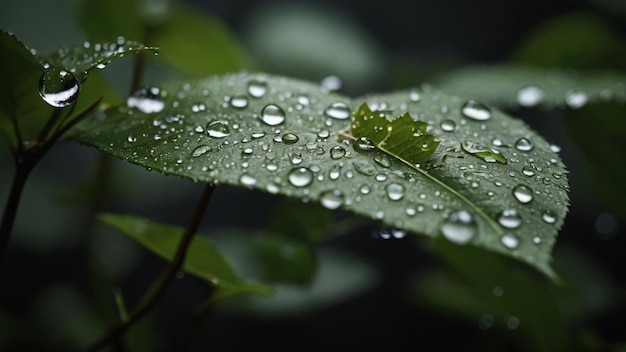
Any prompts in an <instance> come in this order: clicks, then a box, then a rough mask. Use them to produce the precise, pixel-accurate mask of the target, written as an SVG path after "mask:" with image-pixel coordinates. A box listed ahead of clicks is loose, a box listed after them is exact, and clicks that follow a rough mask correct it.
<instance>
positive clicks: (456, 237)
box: [441, 210, 476, 244]
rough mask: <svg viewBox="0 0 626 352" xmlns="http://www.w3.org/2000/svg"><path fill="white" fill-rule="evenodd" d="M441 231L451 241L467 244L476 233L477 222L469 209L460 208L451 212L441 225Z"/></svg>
mask: <svg viewBox="0 0 626 352" xmlns="http://www.w3.org/2000/svg"><path fill="white" fill-rule="evenodd" d="M441 233H442V234H443V236H444V237H445V238H446V239H448V240H449V241H451V242H454V243H457V244H466V243H468V242H469V241H471V240H472V238H473V237H474V235H475V234H476V223H475V222H474V218H473V217H472V214H471V213H470V212H468V211H467V210H458V211H455V212H453V213H451V214H450V216H448V218H447V219H446V220H445V221H444V223H443V225H442V226H441Z"/></svg>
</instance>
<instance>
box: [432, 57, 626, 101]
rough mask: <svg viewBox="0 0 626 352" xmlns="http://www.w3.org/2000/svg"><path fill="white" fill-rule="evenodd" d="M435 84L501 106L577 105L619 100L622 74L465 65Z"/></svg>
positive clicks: (625, 80)
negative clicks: (465, 66)
mask: <svg viewBox="0 0 626 352" xmlns="http://www.w3.org/2000/svg"><path fill="white" fill-rule="evenodd" d="M436 82H437V84H438V86H439V87H442V88H445V89H446V90H449V91H452V92H454V93H457V94H461V95H463V96H467V97H470V98H473V99H478V100H480V101H482V102H485V103H488V104H495V105H498V106H504V107H518V106H522V107H534V106H545V107H558V108H572V109H576V108H580V107H582V106H584V105H585V104H587V103H591V102H605V101H618V102H619V101H622V100H623V99H624V98H623V96H624V95H625V94H626V75H624V74H622V73H618V72H599V71H594V72H586V71H585V72H576V71H572V70H567V71H566V70H558V69H543V68H537V67H529V66H515V65H493V66H478V67H467V68H462V69H459V70H456V71H452V72H449V73H447V74H445V75H443V76H441V77H439V78H438V79H437V80H436Z"/></svg>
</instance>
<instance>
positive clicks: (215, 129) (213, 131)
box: [206, 120, 230, 138]
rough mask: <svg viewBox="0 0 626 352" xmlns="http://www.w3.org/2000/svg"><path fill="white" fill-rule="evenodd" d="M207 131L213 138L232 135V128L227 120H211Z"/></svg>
mask: <svg viewBox="0 0 626 352" xmlns="http://www.w3.org/2000/svg"><path fill="white" fill-rule="evenodd" d="M206 133H207V134H208V135H209V136H211V137H213V138H224V137H227V136H229V135H230V129H229V128H228V124H227V123H226V122H225V121H221V120H217V121H211V122H209V124H208V125H207V126H206Z"/></svg>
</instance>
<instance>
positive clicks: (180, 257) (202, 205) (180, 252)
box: [87, 184, 214, 352]
mask: <svg viewBox="0 0 626 352" xmlns="http://www.w3.org/2000/svg"><path fill="white" fill-rule="evenodd" d="M213 190H214V186H213V185H211V184H208V185H206V187H205V188H204V191H203V192H202V195H201V196H200V199H199V200H198V203H197V204H196V208H195V209H194V212H193V214H192V216H191V219H190V220H189V223H188V224H187V227H186V228H185V232H184V233H183V235H182V237H181V239H180V242H179V243H178V248H177V249H176V253H175V254H174V258H172V261H171V262H170V264H169V265H168V266H167V267H166V268H165V269H163V271H162V272H161V274H160V275H159V277H158V278H157V279H156V280H155V281H154V282H153V283H152V285H151V286H150V288H149V289H148V290H147V291H146V292H145V293H144V295H143V297H141V299H140V300H139V303H138V304H137V307H136V308H135V309H134V310H133V312H131V313H130V315H129V317H128V320H126V321H124V322H122V323H121V324H119V325H118V326H116V327H115V328H113V329H112V330H110V331H109V332H108V333H107V334H106V335H105V336H104V337H103V338H101V339H100V340H98V341H96V343H94V344H93V345H92V346H91V347H90V348H89V349H87V351H90V352H96V351H98V350H100V349H101V348H103V347H105V346H107V345H108V344H110V343H112V342H114V341H117V340H118V339H120V338H121V337H122V336H123V335H124V333H126V331H127V330H128V329H129V328H130V327H131V326H133V325H134V324H135V323H136V322H137V321H139V319H141V318H142V317H143V316H144V315H146V314H147V313H148V312H149V311H150V310H152V308H154V306H156V305H157V303H158V302H159V300H160V299H161V298H162V297H163V296H164V295H165V292H166V290H167V288H168V287H169V284H170V283H171V282H172V280H173V279H174V278H175V277H176V273H177V272H178V271H179V270H180V269H181V267H182V266H183V263H184V261H185V256H186V255H187V249H188V248H189V245H190V244H191V240H192V239H193V236H194V234H195V233H196V231H197V230H198V226H199V225H200V221H201V220H202V216H203V214H204V212H205V210H206V208H207V205H208V204H209V200H210V199H211V196H212V194H213Z"/></svg>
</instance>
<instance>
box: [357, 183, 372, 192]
mask: <svg viewBox="0 0 626 352" xmlns="http://www.w3.org/2000/svg"><path fill="white" fill-rule="evenodd" d="M371 191H372V189H371V188H370V186H368V185H365V184H363V185H361V187H359V192H361V194H370V192H371Z"/></svg>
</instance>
